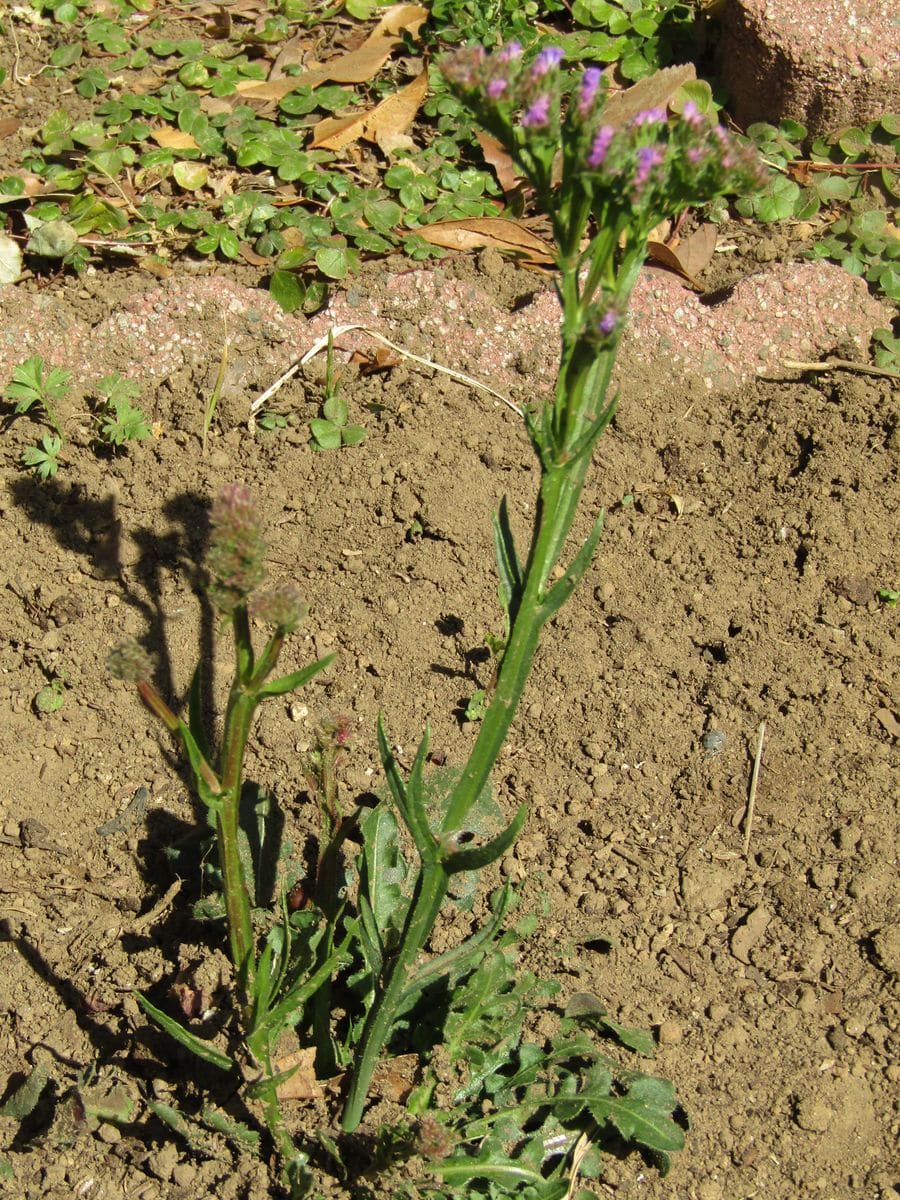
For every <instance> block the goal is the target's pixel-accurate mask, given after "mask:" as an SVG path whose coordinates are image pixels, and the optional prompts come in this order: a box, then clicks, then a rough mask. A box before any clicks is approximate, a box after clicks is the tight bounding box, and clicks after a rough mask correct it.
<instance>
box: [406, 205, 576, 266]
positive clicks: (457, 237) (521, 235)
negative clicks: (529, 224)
mask: <svg viewBox="0 0 900 1200" xmlns="http://www.w3.org/2000/svg"><path fill="white" fill-rule="evenodd" d="M415 232H416V236H417V237H421V238H424V239H425V241H426V242H431V244H432V245H433V246H443V247H444V249H446V250H480V249H481V248H482V247H484V246H494V247H496V249H498V250H507V251H511V252H513V253H516V254H520V255H522V256H524V258H525V260H526V261H528V262H531V263H539V264H547V263H552V262H553V250H552V248H551V247H550V246H549V245H548V244H547V242H545V241H542V240H541V238H539V237H537V236H536V235H535V234H533V233H530V232H529V231H528V230H527V229H526V228H525V227H524V225H520V224H519V222H518V221H510V220H507V218H506V217H470V218H468V219H467V220H464V221H436V222H435V223H434V224H433V225H422V226H420V227H419V228H418V229H416V231H415Z"/></svg>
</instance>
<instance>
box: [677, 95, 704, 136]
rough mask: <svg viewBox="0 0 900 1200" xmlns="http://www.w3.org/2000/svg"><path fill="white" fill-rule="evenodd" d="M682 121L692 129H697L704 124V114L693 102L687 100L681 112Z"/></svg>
mask: <svg viewBox="0 0 900 1200" xmlns="http://www.w3.org/2000/svg"><path fill="white" fill-rule="evenodd" d="M681 119H682V121H684V123H685V124H686V125H690V126H691V128H692V129H697V128H699V126H701V125H702V124H703V114H702V113H701V111H700V109H699V108H698V107H697V105H696V104H695V103H694V102H693V100H685V102H684V108H682V110H681Z"/></svg>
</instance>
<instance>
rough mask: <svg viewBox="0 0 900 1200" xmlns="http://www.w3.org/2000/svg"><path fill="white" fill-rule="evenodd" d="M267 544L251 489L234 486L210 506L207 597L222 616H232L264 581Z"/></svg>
mask: <svg viewBox="0 0 900 1200" xmlns="http://www.w3.org/2000/svg"><path fill="white" fill-rule="evenodd" d="M265 556H266V543H265V541H264V539H263V533H262V521H261V519H260V517H259V514H258V512H257V509H256V504H255V502H254V500H253V497H252V496H251V494H250V490H249V489H248V488H246V487H244V486H243V485H242V484H239V483H233V484H229V485H228V486H227V487H225V488H223V489H222V491H221V492H220V493H219V495H218V496H217V497H216V499H215V501H214V502H213V506H212V536H211V538H210V546H209V554H208V556H207V560H206V565H207V566H208V568H209V573H210V576H211V582H210V589H209V590H210V595H211V597H212V600H213V603H214V604H215V605H216V607H217V608H218V609H219V610H220V611H221V612H223V613H232V612H234V610H235V608H236V607H237V606H238V605H239V604H241V603H243V602H244V601H245V600H246V599H247V597H248V596H249V595H250V593H251V592H252V591H254V590H255V589H256V588H258V587H259V585H260V584H261V583H262V581H263V579H265V575H266V568H265Z"/></svg>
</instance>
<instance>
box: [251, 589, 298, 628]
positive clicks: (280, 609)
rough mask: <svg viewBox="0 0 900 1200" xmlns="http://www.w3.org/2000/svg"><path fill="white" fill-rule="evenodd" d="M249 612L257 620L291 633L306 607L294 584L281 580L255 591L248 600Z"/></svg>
mask: <svg viewBox="0 0 900 1200" xmlns="http://www.w3.org/2000/svg"><path fill="white" fill-rule="evenodd" d="M250 612H251V614H252V615H253V616H254V617H256V619H257V620H259V621H264V622H265V623H266V624H267V625H275V626H277V627H278V628H279V629H282V630H284V632H285V633H291V632H293V630H295V629H296V628H297V626H298V625H299V624H300V622H301V621H302V620H303V618H304V617H305V616H306V613H307V608H306V605H305V604H304V603H303V599H302V597H301V596H300V590H299V588H298V587H297V586H296V584H293V583H290V582H289V581H288V580H283V581H282V582H281V583H273V584H272V585H271V586H270V587H267V588H265V589H263V591H261V592H257V593H256V594H255V595H254V597H253V599H252V600H251V601H250Z"/></svg>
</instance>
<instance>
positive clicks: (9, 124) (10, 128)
mask: <svg viewBox="0 0 900 1200" xmlns="http://www.w3.org/2000/svg"><path fill="white" fill-rule="evenodd" d="M21 124H22V122H21V121H20V120H19V119H18V118H17V117H3V118H2V119H0V138H5V137H11V136H12V135H13V134H14V133H15V132H16V130H17V129H18V128H19V127H20V125H21Z"/></svg>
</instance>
